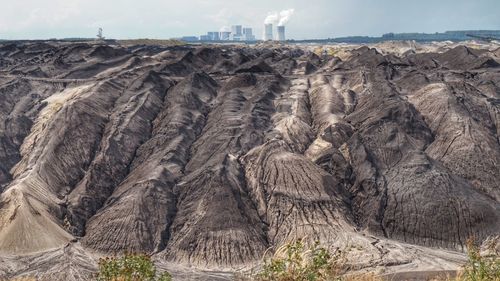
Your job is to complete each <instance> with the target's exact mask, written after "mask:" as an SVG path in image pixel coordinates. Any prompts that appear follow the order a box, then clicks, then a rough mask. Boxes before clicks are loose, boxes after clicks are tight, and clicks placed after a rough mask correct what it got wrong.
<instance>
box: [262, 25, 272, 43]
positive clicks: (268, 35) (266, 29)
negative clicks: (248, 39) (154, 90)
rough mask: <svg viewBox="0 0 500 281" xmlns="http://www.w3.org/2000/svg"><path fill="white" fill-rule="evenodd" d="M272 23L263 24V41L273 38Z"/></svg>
mask: <svg viewBox="0 0 500 281" xmlns="http://www.w3.org/2000/svg"><path fill="white" fill-rule="evenodd" d="M273 39H274V37H273V24H272V23H268V24H265V25H264V41H269V40H273Z"/></svg>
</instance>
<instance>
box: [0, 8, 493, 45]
mask: <svg viewBox="0 0 500 281" xmlns="http://www.w3.org/2000/svg"><path fill="white" fill-rule="evenodd" d="M0 7H1V8H0V38H3V39H48V38H68V37H86V38H88V37H95V35H96V34H97V29H98V28H99V27H102V28H103V30H104V32H103V33H104V36H106V37H108V38H116V39H127V38H157V39H167V38H175V37H180V36H184V35H196V36H199V35H201V34H205V33H206V32H207V31H219V30H220V29H221V27H223V26H230V25H233V24H241V25H244V26H249V27H253V28H254V33H255V34H256V35H257V37H258V38H260V37H261V36H262V31H263V23H264V19H265V18H266V17H267V15H268V14H270V13H273V12H279V11H282V10H288V9H294V11H295V12H294V14H293V16H292V17H291V18H290V21H289V22H288V24H287V27H286V28H287V37H288V38H293V39H316V38H333V37H341V36H351V35H352V36H354V35H368V36H380V35H382V34H384V33H388V32H442V31H446V30H470V29H500V0H414V1H409V0H287V1H285V0H0Z"/></svg>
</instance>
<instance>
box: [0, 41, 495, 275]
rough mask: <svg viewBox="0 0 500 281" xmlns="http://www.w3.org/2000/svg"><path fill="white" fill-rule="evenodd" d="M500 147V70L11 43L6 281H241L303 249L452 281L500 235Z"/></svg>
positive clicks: (361, 50) (279, 51)
mask: <svg viewBox="0 0 500 281" xmlns="http://www.w3.org/2000/svg"><path fill="white" fill-rule="evenodd" d="M320 55H321V54H320ZM499 136H500V64H499V57H498V51H496V52H495V51H489V50H478V49H472V48H469V47H465V46H458V47H454V48H450V49H447V50H444V51H443V52H434V53H433V52H426V53H416V52H411V51H407V52H405V53H404V54H391V53H385V54H383V52H380V51H377V49H374V48H369V47H366V46H365V47H357V48H353V49H352V50H350V51H349V52H348V53H347V54H346V53H344V55H343V57H342V58H338V57H334V56H333V55H331V54H330V55H325V56H318V55H317V54H314V53H313V52H311V51H309V50H308V49H307V48H301V47H300V46H278V47H271V46H254V47H242V46H210V47H201V46H198V47H194V46H191V47H190V46H177V47H170V48H168V47H154V46H133V47H122V46H109V45H101V44H86V43H85V44H84V43H82V44H76V43H73V44H65V43H53V42H48V43H23V44H21V43H18V44H16V43H12V44H3V45H0V192H1V195H0V277H13V276H19V275H23V274H27V275H37V276H39V277H40V278H41V279H44V278H45V279H46V280H54V279H60V280H85V278H88V276H89V274H91V273H92V272H93V271H94V270H95V260H96V258H97V257H98V256H100V255H111V254H114V253H120V252H123V251H133V252H147V253H151V254H154V256H155V259H156V260H157V261H158V263H159V264H165V266H166V267H167V268H174V270H173V271H174V273H175V272H176V268H177V267H176V266H179V268H180V267H182V266H192V267H194V268H200V269H206V270H229V271H231V270H234V269H238V268H244V267H251V266H252V265H255V264H256V263H258V262H259V261H260V260H261V258H262V256H263V255H264V254H265V253H266V251H268V249H275V248H276V247H279V246H281V245H283V244H284V243H287V242H288V241H291V240H293V239H297V238H303V237H306V238H307V239H309V240H311V241H314V240H320V241H323V242H324V243H326V244H328V245H329V246H332V247H346V246H355V247H353V249H357V250H352V251H351V254H352V255H353V256H356V257H357V259H356V261H357V262H358V264H357V266H358V267H359V268H363V267H377V266H393V267H394V268H396V269H395V270H409V269H426V268H431V267H432V268H433V269H449V268H452V267H453V266H455V265H456V263H457V262H459V261H460V260H461V258H462V255H461V254H460V253H458V252H459V251H461V250H463V247H464V244H465V241H466V240H467V239H468V238H469V237H475V238H476V239H478V240H480V241H482V240H486V239H488V238H490V237H492V236H495V235H498V234H499V233H500V168H499V167H500V138H499ZM455 251H457V252H455ZM178 271H179V272H182V270H180V269H178ZM185 274H186V273H184V275H185ZM193 274H194V273H193ZM181 275H182V274H180V275H179V276H181ZM193 276H194V275H193ZM214 278H215V277H214Z"/></svg>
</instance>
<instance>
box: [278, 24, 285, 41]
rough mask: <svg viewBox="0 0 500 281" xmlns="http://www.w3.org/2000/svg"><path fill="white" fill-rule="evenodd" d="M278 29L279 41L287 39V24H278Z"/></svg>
mask: <svg viewBox="0 0 500 281" xmlns="http://www.w3.org/2000/svg"><path fill="white" fill-rule="evenodd" d="M276 31H277V32H278V35H277V36H278V37H277V38H276V39H278V41H285V40H286V39H285V26H284V25H280V26H277V27H276Z"/></svg>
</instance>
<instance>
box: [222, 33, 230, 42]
mask: <svg viewBox="0 0 500 281" xmlns="http://www.w3.org/2000/svg"><path fill="white" fill-rule="evenodd" d="M230 37H231V32H230V31H221V32H220V33H219V38H220V40H222V41H228V40H229V39H231V38H230Z"/></svg>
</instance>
